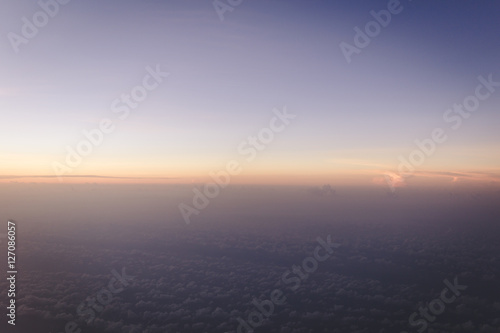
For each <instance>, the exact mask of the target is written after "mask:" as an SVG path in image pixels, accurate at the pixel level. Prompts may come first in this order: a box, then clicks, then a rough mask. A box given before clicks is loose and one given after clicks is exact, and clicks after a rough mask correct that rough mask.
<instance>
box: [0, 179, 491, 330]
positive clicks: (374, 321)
mask: <svg viewBox="0 0 500 333" xmlns="http://www.w3.org/2000/svg"><path fill="white" fill-rule="evenodd" d="M129 190H130V188H129V189H128V190H127V191H129ZM127 191H123V189H122V190H120V193H121V196H120V200H121V203H122V205H123V206H124V208H123V209H124V210H125V211H126V208H125V207H127V206H130V205H131V203H132V202H133V201H137V200H139V199H138V198H141V197H145V198H151V197H154V195H157V194H158V193H160V192H159V190H158V189H156V188H153V187H144V188H142V189H140V190H139V187H136V188H135V190H134V191H135V192H134V193H128V192H127ZM229 191H233V190H229ZM234 191H235V192H231V193H230V194H231V195H229V196H228V198H226V199H224V198H221V201H220V202H215V203H214V205H216V206H215V207H216V208H217V207H218V206H217V205H221V207H224V205H225V202H226V200H228V201H227V202H230V203H231V204H234V201H231V200H234V195H235V194H236V193H239V196H240V199H241V202H242V203H243V202H246V204H242V205H243V206H238V205H236V206H233V207H234V209H240V208H241V209H240V213H239V214H238V213H237V212H228V211H227V210H225V209H224V210H218V209H214V211H207V212H206V217H202V220H200V221H199V222H198V224H194V225H190V226H186V225H185V224H182V223H177V220H176V219H175V218H173V217H172V218H169V217H167V216H164V217H163V219H161V218H160V217H159V216H158V221H156V222H151V221H149V220H148V219H147V218H146V216H144V218H137V217H136V216H135V215H132V214H131V215H130V218H127V217H122V219H117V218H116V216H114V215H103V216H102V218H101V219H99V220H93V219H89V220H88V221H87V222H86V223H84V222H82V221H81V220H74V219H73V220H72V219H70V218H69V217H71V215H67V216H66V217H68V219H67V220H58V222H57V223H55V224H50V223H48V222H44V221H45V220H46V218H45V219H40V220H39V221H35V220H30V221H27V222H25V225H23V220H21V219H19V218H18V219H17V221H18V224H19V233H20V236H19V248H18V257H19V271H20V273H19V281H18V285H19V294H18V297H17V301H18V304H19V307H18V323H19V324H18V326H17V327H16V332H21V333H25V332H26V333H28V332H47V333H49V332H54V333H56V332H64V327H65V325H66V324H67V323H68V322H71V321H74V322H76V323H77V324H78V327H79V328H81V329H82V332H97V333H100V332H151V333H152V332H236V329H237V327H238V321H237V318H244V319H245V320H247V318H248V317H249V315H250V314H251V313H252V312H253V311H255V310H256V308H255V306H254V305H253V304H252V301H253V300H254V299H258V300H260V301H263V300H265V299H268V298H269V295H270V293H271V292H272V291H273V290H275V289H280V290H282V291H283V296H284V297H286V302H285V303H284V304H282V305H277V306H275V308H274V312H273V313H272V314H271V315H270V316H269V317H268V318H266V319H265V321H264V322H263V323H262V324H261V325H260V326H258V327H257V328H256V329H255V332H304V333H306V332H335V333H342V332H367V333H368V332H381V333H382V332H387V333H388V332H401V331H408V332H418V328H420V327H421V326H411V325H410V323H409V317H410V315H411V314H412V313H414V312H418V311H419V310H418V309H419V307H422V306H426V305H427V303H428V302H430V301H432V300H434V299H436V298H438V297H439V296H440V293H441V291H442V290H443V288H444V287H446V285H445V284H444V283H443V281H444V280H445V279H447V280H449V281H453V279H454V278H455V277H456V278H457V279H458V281H459V282H460V283H461V284H464V285H466V286H467V289H466V290H464V291H463V292H462V294H461V295H460V297H457V298H456V300H454V301H453V302H452V303H450V304H447V305H446V308H445V310H444V312H443V313H442V314H440V315H439V316H436V319H435V320H434V321H432V322H431V321H429V322H428V328H427V332H434V333H436V332H482V333H489V332H498V327H499V326H500V315H499V313H500V311H499V310H500V299H499V295H500V293H499V290H500V289H499V287H498V283H497V281H498V278H499V274H500V262H499V259H498V253H499V243H498V241H497V235H498V231H499V229H500V228H499V226H498V221H499V217H500V212H499V209H498V208H497V207H496V206H495V205H493V204H492V203H491V202H493V200H492V201H491V202H490V201H488V199H487V198H488V195H491V193H490V194H488V193H485V194H484V195H483V199H482V200H476V199H473V198H471V196H470V195H463V196H454V197H450V196H449V195H448V193H443V194H440V195H434V196H433V197H432V198H429V197H428V196H427V197H426V196H425V195H422V196H420V194H418V193H417V194H415V195H414V196H413V197H412V200H407V198H406V197H405V195H406V194H405V192H403V193H402V194H401V195H399V196H398V197H395V198H388V197H386V196H384V195H383V192H381V193H380V198H379V199H378V201H377V200H370V201H366V200H364V199H363V197H364V196H367V195H368V194H367V193H358V195H357V196H355V197H356V198H358V201H353V200H352V197H351V194H350V193H348V192H346V191H343V190H342V189H340V190H338V191H337V194H336V195H335V197H333V198H332V200H328V201H325V202H323V201H322V200H319V201H318V199H317V198H315V197H314V196H313V197H311V196H310V195H309V194H307V193H306V191H304V189H297V190H294V189H287V190H283V189H279V188H275V189H272V190H271V189H269V188H266V189H257V188H253V189H248V188H243V189H239V190H238V191H236V190H234ZM95 192H96V191H92V190H91V188H90V187H86V188H85V187H83V186H79V187H78V186H77V188H76V190H75V191H68V192H64V193H65V194H64V195H66V196H67V195H69V194H67V193H74V194H72V196H73V198H76V199H77V200H78V201H79V202H82V204H84V202H83V201H82V200H87V203H86V204H87V205H89V207H92V206H94V208H96V209H101V208H99V204H98V203H99V202H100V200H99V198H100V195H101V194H102V193H107V194H106V195H109V194H110V193H114V192H106V190H105V189H101V191H98V192H97V193H98V194H95ZM139 192H141V193H142V194H140V195H139V194H138V193H139ZM80 193H85V195H80ZM99 193H100V194H99ZM170 193H172V192H170ZM179 193H181V192H179ZM182 193H184V192H182ZM182 193H181V194H178V195H179V196H181V195H182ZM92 195H97V196H98V198H94V199H92ZM176 195H177V194H176ZM176 195H174V194H172V197H175V196H176ZM172 197H171V200H174V199H172ZM258 198H260V200H268V206H265V205H263V206H260V207H262V211H253V213H252V214H251V213H250V211H251V210H248V211H246V210H244V209H243V207H245V205H249V207H250V208H251V207H253V206H252V205H253V204H258V205H261V203H260V201H252V200H257V199H258ZM415 198H420V199H419V200H416V199H415ZM178 199H179V198H178V197H175V200H178ZM175 200H174V201H175ZM179 201H180V200H179ZM286 201H289V202H290V204H289V205H290V210H289V211H288V212H287V211H282V205H281V203H282V202H286ZM337 201H338V202H337ZM68 202H71V200H69V201H68ZM140 202H141V204H140V205H146V204H147V203H148V202H150V201H147V200H146V201H140ZM299 202H302V205H299V204H298V203H299ZM347 202H350V204H347ZM370 202H371V204H369V203H370ZM437 202H438V203H439V205H438V204H433V203H437ZM291 203H293V205H292V204H291ZM332 203H333V204H334V205H335V207H338V209H335V210H330V211H328V214H326V213H325V209H327V208H328V207H330V206H331V205H332ZM35 204H36V202H35ZM110 205H111V203H110ZM273 205H275V206H276V207H278V209H276V210H272V208H270V207H271V206H273ZM295 205H299V207H295V208H296V209H297V210H300V211H304V212H308V215H307V216H300V215H297V216H295V217H294V215H293V214H292V215H290V212H292V213H293V212H294V207H293V206H295ZM147 207H149V208H150V209H151V213H152V214H153V215H154V214H156V213H155V212H156V210H154V209H152V208H153V207H152V206H147ZM342 207H343V209H342ZM134 209H137V206H135V207H134ZM105 211H106V209H102V212H105ZM56 212H57V210H55V211H52V212H45V213H46V214H49V213H50V215H48V216H52V214H55V213H56ZM280 212H281V214H280ZM349 212H350V213H349ZM53 216H55V215H53ZM89 216H92V214H91V212H89ZM328 234H330V235H332V238H333V239H334V240H335V241H336V242H338V243H340V244H341V246H340V247H339V248H337V249H335V252H334V253H333V254H332V255H331V257H330V258H328V260H326V261H324V262H321V263H320V264H319V266H318V269H317V270H316V271H315V272H314V273H311V274H310V275H309V276H308V277H307V278H306V279H304V280H302V282H301V284H300V287H299V288H298V289H297V290H295V291H294V290H292V288H290V287H291V284H286V283H284V282H283V280H282V275H283V273H284V272H285V271H286V270H289V269H290V267H292V265H294V264H298V263H301V261H302V260H303V259H304V258H306V257H308V256H313V255H314V250H315V248H316V246H317V242H316V238H317V237H318V236H321V237H326V235H328ZM122 267H124V268H125V269H126V270H127V272H128V273H129V274H131V275H133V276H134V279H133V281H132V282H131V283H130V285H128V286H127V287H125V288H124V289H123V291H122V292H120V293H116V294H113V300H112V301H111V302H110V303H109V304H107V305H105V306H103V309H102V310H101V311H97V310H96V316H95V320H94V321H93V322H92V323H91V324H87V323H86V322H85V318H82V317H80V316H79V315H78V314H77V308H78V307H79V306H80V305H81V304H82V302H85V301H86V300H87V299H88V297H93V296H95V295H96V294H97V293H99V291H100V290H102V289H103V288H105V287H106V286H108V284H109V281H110V279H111V278H112V277H113V273H112V270H113V269H114V270H116V271H121V269H122ZM0 287H1V289H0V290H1V293H0V297H1V299H6V292H5V290H6V288H5V287H6V283H5V281H1V282H0ZM420 317H421V316H419V317H418V318H420ZM418 318H417V319H418ZM0 325H2V326H1V329H2V332H4V329H3V328H4V325H5V323H1V324H0ZM7 329H10V328H7ZM7 332H9V331H7Z"/></svg>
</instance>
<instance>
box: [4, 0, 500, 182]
mask: <svg viewBox="0 0 500 333" xmlns="http://www.w3.org/2000/svg"><path fill="white" fill-rule="evenodd" d="M2 3H3V8H4V9H5V10H2V11H0V22H1V23H0V34H1V36H2V38H1V39H0V40H1V42H0V52H1V55H2V59H1V62H0V110H1V112H2V121H1V123H0V160H1V163H0V181H13V180H15V181H28V180H29V181H33V178H30V177H27V178H15V177H12V176H34V175H46V176H51V177H52V176H54V171H53V168H52V163H53V162H54V161H59V162H63V161H64V158H65V154H66V150H65V147H66V146H68V145H69V146H72V147H75V146H76V145H77V143H78V142H79V141H80V140H82V139H83V135H82V134H81V131H82V130H90V129H93V128H96V127H97V126H98V123H99V121H100V120H101V119H103V118H111V119H114V120H116V123H115V125H116V129H115V131H114V132H113V133H111V134H109V135H107V136H106V137H105V139H104V142H103V144H102V145H101V146H99V147H97V148H95V149H94V151H93V153H92V154H90V155H89V156H87V157H85V158H84V160H83V163H82V164H81V165H80V166H78V167H77V168H75V169H74V170H73V171H72V172H71V173H69V174H68V175H80V176H82V175H83V176H84V175H100V176H113V177H148V179H149V180H148V181H153V182H155V181H158V182H161V181H176V182H192V181H193V180H194V181H204V180H206V179H207V175H208V173H209V172H210V171H217V170H220V169H222V168H224V166H225V164H226V163H227V161H229V160H232V159H236V160H238V161H241V163H242V167H243V172H242V173H241V175H239V176H238V177H237V178H235V179H234V180H233V181H234V182H243V183H268V182H271V183H272V182H278V183H314V184H318V183H319V184H323V183H329V182H336V181H337V182H343V183H353V184H354V183H356V184H371V183H380V182H379V180H380V176H382V175H383V174H384V172H386V171H390V172H396V171H397V167H398V163H399V161H398V156H399V155H403V156H408V155H409V154H410V153H411V152H412V150H414V149H415V147H416V146H415V144H414V140H416V139H418V140H421V139H424V138H428V137H429V136H430V133H431V131H432V130H433V129H434V128H436V127H441V128H443V129H445V131H446V133H447V134H448V137H449V138H448V140H447V141H446V142H445V143H443V144H440V145H439V146H438V149H437V151H436V153H435V154H433V155H432V156H430V157H429V158H427V159H426V161H425V163H424V164H423V165H421V166H419V167H417V168H416V172H415V175H414V176H415V177H413V178H415V179H416V178H420V179H422V180H425V179H427V180H429V179H438V178H439V179H440V180H441V181H443V182H454V181H457V180H466V179H470V180H481V181H484V182H486V183H490V184H491V182H494V184H498V180H500V178H499V177H500V154H498V153H499V148H500V147H499V142H500V132H499V131H498V125H499V122H500V114H499V112H498V105H499V97H500V91H497V92H495V93H494V94H492V96H491V97H490V98H488V99H487V100H486V101H484V102H482V103H481V105H480V108H479V110H478V111H476V112H475V113H474V114H473V115H472V116H471V117H470V118H468V119H464V121H463V123H462V125H461V127H460V128H459V129H457V130H451V129H450V124H447V123H445V122H444V121H443V113H444V112H445V111H446V110H447V109H448V108H450V107H451V106H453V104H454V103H461V102H462V101H463V99H464V98H465V97H466V96H468V95H470V94H472V93H473V92H474V89H475V87H476V86H477V85H478V83H479V82H478V80H477V77H478V76H479V75H483V76H485V77H487V76H488V75H489V74H493V78H494V79H495V80H496V81H500V71H499V67H498V64H499V62H498V59H500V43H499V39H498V32H499V31H500V21H499V20H498V12H499V9H500V4H499V3H498V2H495V1H483V2H481V4H479V3H477V2H472V1H470V2H452V1H441V2H439V3H435V2H423V1H413V2H410V1H401V6H402V7H403V10H402V12H401V13H399V14H397V15H394V16H393V17H392V20H391V22H390V24H389V25H388V26H387V27H386V28H382V31H381V33H380V34H379V35H378V36H376V37H374V38H373V40H372V41H371V43H370V45H368V46H367V47H366V48H364V49H362V51H361V53H360V54H359V55H354V56H353V58H352V62H351V63H350V64H348V63H347V62H346V59H345V58H344V56H343V54H342V52H341V49H340V47H339V44H340V43H341V42H347V43H350V44H353V38H354V30H353V28H354V27H356V26H359V27H361V28H363V27H364V25H365V24H366V23H367V22H369V21H371V20H373V18H372V17H371V16H370V11H371V10H375V11H379V10H382V9H386V8H387V1H349V2H347V1H345V2H340V1H339V2H333V1H255V0H245V1H244V2H243V3H242V4H241V5H239V6H237V7H236V8H234V10H233V11H232V12H226V13H225V20H224V21H223V22H222V21H220V20H219V17H218V15H217V13H216V11H215V10H214V8H213V6H212V3H211V2H210V1H189V2H187V1H153V0H151V1H128V0H120V1H102V0H101V1H93V0H92V1H78V0H73V1H71V2H70V3H68V4H66V5H63V6H61V7H60V10H59V13H58V14H57V15H56V16H55V17H53V18H50V20H49V23H48V24H47V25H46V26H44V27H42V28H40V30H39V32H38V34H37V36H35V37H34V38H33V39H31V40H29V42H28V43H27V44H25V45H20V51H19V52H18V53H16V52H14V51H13V48H12V46H11V43H10V42H9V39H8V37H7V36H8V33H10V32H14V33H17V34H20V31H21V27H22V25H23V22H22V17H23V16H26V17H28V19H29V20H32V19H31V18H32V16H33V14H35V13H36V12H37V11H39V10H40V7H39V5H38V4H37V3H36V2H35V1H17V0H4V1H3V2H2ZM157 64H160V66H161V68H162V69H163V70H164V71H166V72H169V73H170V76H169V77H168V78H166V79H165V81H164V82H163V83H162V84H161V85H160V86H159V87H158V88H157V89H155V90H154V91H152V92H150V93H149V95H148V97H147V98H146V100H145V101H144V102H142V103H141V104H140V106H139V107H138V108H137V109H135V110H132V112H131V115H130V116H129V117H128V118H127V119H126V120H123V121H119V120H118V118H117V115H116V114H114V113H112V111H111V107H110V106H111V103H112V101H113V100H114V99H115V98H117V97H119V96H120V95H121V94H122V93H129V92H130V90H131V89H132V88H133V87H134V86H135V85H137V84H140V83H141V82H142V78H143V77H144V75H145V74H146V70H145V68H146V67H147V66H151V67H155V66H156V65H157ZM499 90H500V89H499ZM284 106H286V108H287V110H288V112H289V113H292V114H294V115H296V116H297V117H296V118H295V119H294V120H293V121H292V122H291V124H290V125H289V126H288V127H287V128H286V129H285V130H284V131H283V132H281V133H278V134H276V137H275V139H274V141H272V142H271V143H270V144H269V145H268V147H267V148H266V150H265V151H263V152H259V153H258V155H257V157H256V158H255V160H254V161H252V162H251V163H246V162H244V157H242V156H241V155H239V154H238V151H237V147H238V145H239V144H240V143H241V142H242V141H244V140H246V138H247V137H248V136H249V135H255V134H256V133H258V132H259V131H260V130H261V129H262V128H264V127H266V126H268V124H269V121H270V119H271V118H272V117H273V112H272V110H273V109H274V108H277V109H280V110H281V109H283V107H284ZM166 178H168V179H166ZM80 179H81V178H66V179H65V181H79V180H80ZM103 179H105V178H103ZM117 179H118V178H117ZM121 180H122V181H125V180H124V179H121ZM36 181H54V182H57V178H50V177H48V178H37V179H36ZM144 181H146V180H144Z"/></svg>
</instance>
